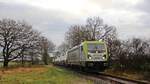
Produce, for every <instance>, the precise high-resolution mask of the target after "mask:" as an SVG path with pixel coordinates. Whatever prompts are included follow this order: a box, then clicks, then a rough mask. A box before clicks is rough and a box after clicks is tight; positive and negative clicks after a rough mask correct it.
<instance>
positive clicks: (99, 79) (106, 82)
mask: <svg viewBox="0 0 150 84" xmlns="http://www.w3.org/2000/svg"><path fill="white" fill-rule="evenodd" d="M78 73H80V74H82V75H83V76H84V78H86V79H88V80H92V81H94V83H95V84H150V82H147V81H139V80H132V79H127V78H122V77H117V76H112V75H109V74H105V73H89V72H80V71H78Z"/></svg>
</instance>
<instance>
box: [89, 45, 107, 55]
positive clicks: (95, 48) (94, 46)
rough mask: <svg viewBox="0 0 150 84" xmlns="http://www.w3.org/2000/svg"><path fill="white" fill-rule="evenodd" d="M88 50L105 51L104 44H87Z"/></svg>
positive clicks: (94, 51) (93, 51)
mask: <svg viewBox="0 0 150 84" xmlns="http://www.w3.org/2000/svg"><path fill="white" fill-rule="evenodd" d="M88 52H90V53H96V52H97V53H103V52H105V46H104V44H88Z"/></svg>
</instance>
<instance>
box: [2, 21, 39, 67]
mask: <svg viewBox="0 0 150 84" xmlns="http://www.w3.org/2000/svg"><path fill="white" fill-rule="evenodd" d="M35 36H38V35H35V32H34V31H33V30H32V26H30V25H28V24H27V23H25V22H19V21H18V22H17V21H15V20H11V19H3V20H0V47H1V48H2V53H3V58H4V64H3V66H4V67H7V66H8V63H9V62H10V61H11V60H14V59H16V58H19V57H21V56H22V54H23V52H24V51H25V50H27V49H28V48H29V47H32V46H33V45H34V43H35V42H36V40H34V38H35Z"/></svg>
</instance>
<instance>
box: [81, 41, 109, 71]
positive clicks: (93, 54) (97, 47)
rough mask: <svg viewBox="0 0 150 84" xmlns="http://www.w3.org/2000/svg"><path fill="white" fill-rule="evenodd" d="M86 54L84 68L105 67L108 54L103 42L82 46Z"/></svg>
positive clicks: (90, 42)
mask: <svg viewBox="0 0 150 84" xmlns="http://www.w3.org/2000/svg"><path fill="white" fill-rule="evenodd" d="M84 47H85V48H86V49H85V54H86V66H87V67H94V68H101V69H102V68H104V67H106V66H107V61H108V53H107V47H106V44H105V42H103V41H93V42H92V41H89V42H86V43H85V44H84Z"/></svg>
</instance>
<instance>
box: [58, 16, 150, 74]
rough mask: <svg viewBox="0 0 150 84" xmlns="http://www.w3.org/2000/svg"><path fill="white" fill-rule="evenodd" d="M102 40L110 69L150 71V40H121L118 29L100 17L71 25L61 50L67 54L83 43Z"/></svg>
mask: <svg viewBox="0 0 150 84" xmlns="http://www.w3.org/2000/svg"><path fill="white" fill-rule="evenodd" d="M100 39H102V40H104V41H105V42H106V43H107V47H108V53H109V57H110V59H109V63H110V67H112V68H116V69H121V70H127V69H133V70H144V71H150V40H146V39H141V38H132V39H128V40H121V39H119V38H118V36H117V31H116V27H115V26H109V25H107V24H105V23H104V22H103V19H101V18H100V17H89V18H87V20H86V24H84V25H83V24H75V25H71V26H70V28H69V30H68V31H67V32H66V35H65V42H64V43H62V44H61V45H60V46H59V50H60V51H61V52H63V53H65V52H66V51H67V50H68V49H69V48H72V47H73V46H76V45H79V44H80V43H81V42H83V41H87V40H88V41H90V40H100Z"/></svg>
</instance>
